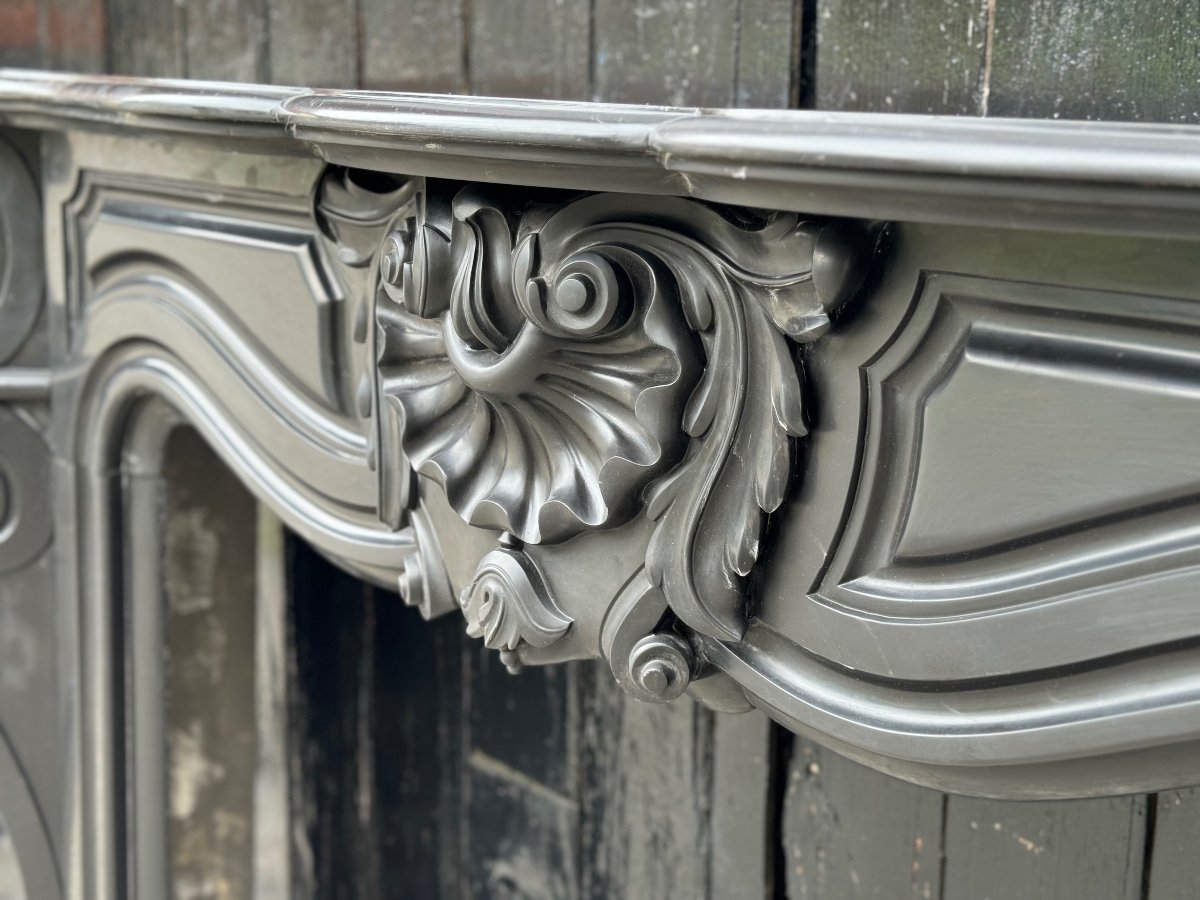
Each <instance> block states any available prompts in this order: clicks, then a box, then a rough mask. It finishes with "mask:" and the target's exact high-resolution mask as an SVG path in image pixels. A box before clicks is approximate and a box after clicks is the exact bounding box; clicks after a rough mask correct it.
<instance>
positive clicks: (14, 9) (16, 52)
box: [0, 0, 42, 68]
mask: <svg viewBox="0 0 1200 900" xmlns="http://www.w3.org/2000/svg"><path fill="white" fill-rule="evenodd" d="M38 25H39V23H38V0H11V2H9V3H5V4H2V5H0V65H5V66H22V67H25V68H37V67H38V66H40V65H42V41H41V36H40V33H39V27H38Z"/></svg>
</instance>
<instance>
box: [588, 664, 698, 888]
mask: <svg viewBox="0 0 1200 900" xmlns="http://www.w3.org/2000/svg"><path fill="white" fill-rule="evenodd" d="M582 671H583V672H584V673H585V676H586V677H585V678H584V690H583V703H582V714H581V723H582V727H581V734H582V737H581V757H582V760H583V790H582V798H583V800H582V822H583V827H582V833H581V841H582V846H583V851H582V854H581V860H580V869H581V875H582V885H583V896H584V897H590V898H608V897H693V898H702V897H707V896H710V894H709V891H708V883H707V882H708V868H707V866H705V865H703V863H702V861H703V860H705V859H707V858H708V857H709V854H710V853H711V852H712V841H711V829H710V823H709V815H710V808H711V784H712V728H713V722H712V716H713V714H712V713H710V712H708V711H707V710H705V709H703V708H701V707H700V706H699V705H697V704H696V703H694V702H692V700H691V699H690V698H688V697H683V698H681V699H679V700H677V701H676V702H674V703H671V704H667V705H654V704H646V703H640V702H639V701H637V700H634V699H632V698H631V697H629V696H628V695H627V694H625V693H624V692H623V691H622V690H621V689H620V688H619V687H618V686H617V685H616V684H615V683H614V682H613V678H612V673H611V672H609V671H608V669H607V668H606V667H605V666H603V665H600V664H596V665H594V666H587V667H584V668H583V669H582Z"/></svg>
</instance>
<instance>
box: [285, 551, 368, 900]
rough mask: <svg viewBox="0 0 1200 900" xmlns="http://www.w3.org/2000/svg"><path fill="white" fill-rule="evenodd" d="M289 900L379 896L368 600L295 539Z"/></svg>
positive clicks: (358, 586)
mask: <svg viewBox="0 0 1200 900" xmlns="http://www.w3.org/2000/svg"><path fill="white" fill-rule="evenodd" d="M287 559H288V576H289V577H288V582H289V586H290V592H291V595H292V604H291V627H292V636H293V641H292V649H293V669H292V671H293V673H294V679H295V681H294V686H293V687H292V689H291V690H290V693H291V694H292V695H293V696H295V697H296V698H298V700H297V703H296V704H295V705H294V707H293V709H292V711H291V712H292V716H291V720H290V722H289V725H290V728H291V735H290V744H291V748H292V754H293V762H292V773H293V788H292V790H293V803H292V808H293V815H295V817H296V824H295V826H294V828H293V833H294V834H295V835H296V849H297V859H296V864H295V865H294V866H293V867H292V869H293V871H292V877H293V884H294V891H293V894H294V896H298V897H302V898H314V900H335V898H342V897H362V898H364V900H372V898H376V897H378V896H379V886H380V858H379V844H378V840H377V834H378V831H377V821H376V792H375V783H376V772H375V759H376V756H375V750H374V740H375V738H374V728H373V717H374V713H375V696H374V688H375V680H374V678H373V677H372V675H373V669H374V650H375V643H374V637H375V604H374V592H373V590H372V589H371V588H370V587H368V586H367V585H365V584H363V583H362V582H361V581H358V580H357V579H355V578H353V577H352V576H350V575H348V574H346V573H345V572H343V571H341V570H340V569H336V568H334V566H333V565H332V564H330V563H329V562H327V561H326V560H325V559H324V558H323V557H321V556H320V555H319V554H317V553H316V552H315V551H314V550H312V549H311V548H310V547H308V546H307V545H306V544H304V543H303V542H301V541H300V540H298V539H295V538H292V539H290V540H289V541H288V545H287Z"/></svg>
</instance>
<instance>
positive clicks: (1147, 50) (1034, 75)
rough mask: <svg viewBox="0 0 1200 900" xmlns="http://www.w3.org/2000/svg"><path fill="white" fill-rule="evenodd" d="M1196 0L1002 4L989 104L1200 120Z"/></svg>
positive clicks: (1199, 1)
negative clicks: (1197, 88) (1197, 87)
mask: <svg viewBox="0 0 1200 900" xmlns="http://www.w3.org/2000/svg"><path fill="white" fill-rule="evenodd" d="M1198 22H1200V0H1146V2H1141V3H1129V2H1127V0H1065V2H1064V0H1031V2H1028V3H999V4H997V5H996V24H995V45H994V49H993V51H992V66H991V79H990V85H989V91H988V94H989V100H988V106H987V113H988V114H989V115H996V116H1035V117H1054V118H1064V119H1128V120H1144V121H1150V122H1197V121H1200V93H1197V90H1196V86H1197V84H1198V83H1200V29H1197V27H1196V25H1197V23H1198Z"/></svg>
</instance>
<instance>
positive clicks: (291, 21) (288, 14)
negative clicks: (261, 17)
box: [266, 0, 358, 88]
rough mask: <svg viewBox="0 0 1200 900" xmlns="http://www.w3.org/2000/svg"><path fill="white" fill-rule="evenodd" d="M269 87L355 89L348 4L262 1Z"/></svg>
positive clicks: (354, 35)
mask: <svg viewBox="0 0 1200 900" xmlns="http://www.w3.org/2000/svg"><path fill="white" fill-rule="evenodd" d="M266 2H267V22H268V28H269V33H270V80H271V82H272V83H273V84H296V85H304V86H311V87H342V88H352V87H357V85H358V9H357V7H356V4H355V2H354V0H266Z"/></svg>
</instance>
